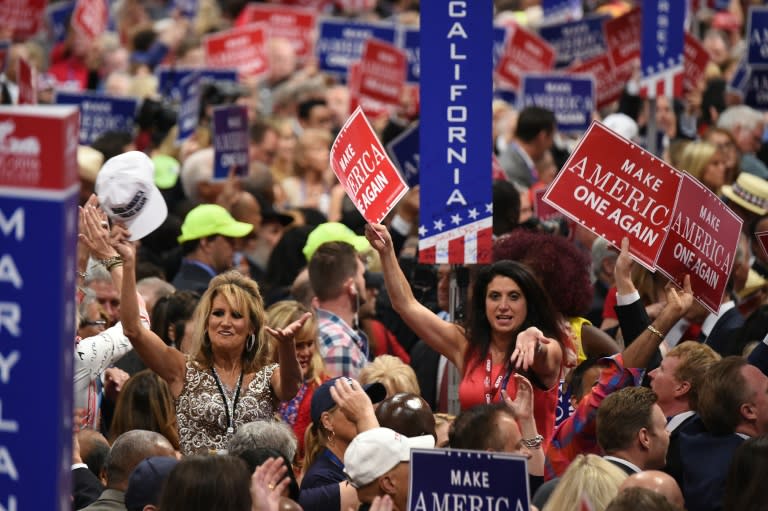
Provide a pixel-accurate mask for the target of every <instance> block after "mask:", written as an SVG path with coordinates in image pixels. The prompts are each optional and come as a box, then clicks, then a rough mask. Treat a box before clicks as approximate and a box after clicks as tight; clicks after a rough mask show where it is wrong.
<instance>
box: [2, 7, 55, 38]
mask: <svg viewBox="0 0 768 511" xmlns="http://www.w3.org/2000/svg"><path fill="white" fill-rule="evenodd" d="M45 5H46V0H2V1H1V2H0V27H3V28H6V29H10V30H12V31H13V38H14V39H16V40H24V39H29V38H30V37H32V36H33V35H35V34H37V32H38V31H39V30H40V28H42V27H41V25H42V22H43V20H44V19H45Z"/></svg>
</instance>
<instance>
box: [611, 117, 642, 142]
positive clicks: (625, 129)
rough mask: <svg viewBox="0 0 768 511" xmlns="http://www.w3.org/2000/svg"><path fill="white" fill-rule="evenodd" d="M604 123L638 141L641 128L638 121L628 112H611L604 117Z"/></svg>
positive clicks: (626, 136) (622, 134)
mask: <svg viewBox="0 0 768 511" xmlns="http://www.w3.org/2000/svg"><path fill="white" fill-rule="evenodd" d="M603 125H605V127H606V128H608V129H611V130H613V131H615V132H616V133H618V134H619V135H621V136H622V137H624V138H626V139H627V140H633V141H636V140H637V134H638V133H639V132H640V129H639V128H638V127H637V122H635V120H634V119H633V118H631V117H630V116H628V115H627V114H622V113H615V114H610V115H609V116H608V117H606V118H605V119H603Z"/></svg>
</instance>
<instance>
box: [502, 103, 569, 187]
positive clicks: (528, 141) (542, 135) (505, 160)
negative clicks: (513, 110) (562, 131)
mask: <svg viewBox="0 0 768 511" xmlns="http://www.w3.org/2000/svg"><path fill="white" fill-rule="evenodd" d="M556 126H557V124H556V121H555V114H553V113H552V112H551V111H549V110H546V109H544V108H540V107H537V106H529V107H525V108H524V109H523V110H521V111H520V115H519V116H518V118H517V126H516V127H515V136H514V139H513V140H512V142H510V143H509V145H508V146H507V147H506V149H505V150H504V152H502V153H501V156H500V157H499V164H500V165H501V167H502V168H503V169H504V174H506V177H507V181H512V182H514V183H516V184H518V185H520V186H524V187H526V188H530V186H531V185H532V184H533V183H535V182H536V181H538V175H537V173H536V168H535V165H534V164H535V162H536V161H538V160H539V159H540V158H542V157H543V156H544V155H545V154H546V152H547V151H548V150H549V149H550V148H551V147H552V144H553V142H554V137H555V128H556Z"/></svg>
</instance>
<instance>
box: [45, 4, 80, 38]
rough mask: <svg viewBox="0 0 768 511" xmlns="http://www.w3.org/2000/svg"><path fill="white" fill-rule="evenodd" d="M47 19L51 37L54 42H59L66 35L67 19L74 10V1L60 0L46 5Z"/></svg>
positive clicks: (67, 28)
mask: <svg viewBox="0 0 768 511" xmlns="http://www.w3.org/2000/svg"><path fill="white" fill-rule="evenodd" d="M46 10H47V12H48V20H49V23H50V27H51V39H52V40H53V42H54V43H60V42H62V41H63V40H64V39H66V37H67V31H68V30H69V20H70V19H71V18H72V12H73V11H74V10H75V2H60V3H56V4H53V5H50V6H48V8H47V9H46Z"/></svg>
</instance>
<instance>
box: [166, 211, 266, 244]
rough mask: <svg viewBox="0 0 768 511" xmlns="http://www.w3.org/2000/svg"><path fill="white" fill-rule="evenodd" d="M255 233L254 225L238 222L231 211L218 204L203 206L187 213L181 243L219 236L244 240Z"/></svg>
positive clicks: (180, 238)
mask: <svg viewBox="0 0 768 511" xmlns="http://www.w3.org/2000/svg"><path fill="white" fill-rule="evenodd" d="M251 231H253V225H251V224H249V223H245V222H238V221H237V220H235V219H234V218H232V215H230V214H229V211H227V210H226V209H224V208H223V207H221V206H219V205H218V204H201V205H199V206H197V207H195V208H193V209H192V210H190V212H189V213H187V216H186V217H185V218H184V223H183V224H182V225H181V236H179V237H178V240H179V243H184V242H185V241H190V240H199V239H200V238H206V237H208V236H213V235H215V234H218V235H219V236H226V237H228V238H242V237H243V236H246V235H248V234H249V233H250V232H251Z"/></svg>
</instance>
